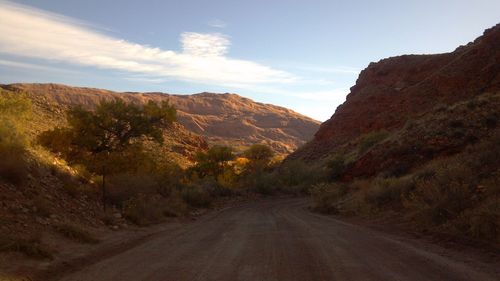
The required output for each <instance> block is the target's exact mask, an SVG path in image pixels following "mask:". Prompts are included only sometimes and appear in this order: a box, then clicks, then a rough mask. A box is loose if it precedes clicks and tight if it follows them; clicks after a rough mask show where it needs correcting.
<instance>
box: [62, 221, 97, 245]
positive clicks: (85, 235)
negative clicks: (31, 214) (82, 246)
mask: <svg viewBox="0 0 500 281" xmlns="http://www.w3.org/2000/svg"><path fill="white" fill-rule="evenodd" d="M54 229H55V230H56V231H57V232H58V233H60V234H61V235H62V236H64V237H66V238H68V239H71V240H73V241H76V242H80V243H87V244H96V243H98V242H99V240H98V239H97V238H95V237H94V236H93V235H92V234H90V233H89V232H88V231H86V230H84V229H81V228H79V227H77V226H75V225H70V224H58V225H55V226H54Z"/></svg>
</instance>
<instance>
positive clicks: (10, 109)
mask: <svg viewBox="0 0 500 281" xmlns="http://www.w3.org/2000/svg"><path fill="white" fill-rule="evenodd" d="M31 113H32V112H31V101H30V100H29V99H28V98H27V97H26V95H24V94H22V93H14V92H10V91H4V90H2V89H0V159H1V160H0V180H7V181H9V182H10V183H12V184H15V185H21V184H23V183H24V182H25V181H26V178H27V174H28V166H29V165H28V161H27V159H26V154H27V150H26V148H27V145H28V139H27V137H26V134H25V128H26V124H25V122H26V121H27V120H28V119H29V118H30V116H31Z"/></svg>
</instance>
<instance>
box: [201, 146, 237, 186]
mask: <svg viewBox="0 0 500 281" xmlns="http://www.w3.org/2000/svg"><path fill="white" fill-rule="evenodd" d="M234 159H235V155H234V153H233V149H232V148H231V147H228V146H220V145H215V146H213V147H211V148H210V149H209V150H208V151H207V152H198V153H197V154H196V156H195V160H196V162H197V163H196V166H195V167H194V168H193V169H194V170H195V171H196V173H197V174H198V176H200V177H206V176H213V177H214V178H216V179H217V177H219V176H220V175H221V174H223V173H224V171H225V170H226V169H227V168H228V167H229V162H230V161H232V160H234Z"/></svg>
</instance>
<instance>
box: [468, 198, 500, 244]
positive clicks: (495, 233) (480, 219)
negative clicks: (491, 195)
mask: <svg viewBox="0 0 500 281" xmlns="http://www.w3.org/2000/svg"><path fill="white" fill-rule="evenodd" d="M468 226H469V227H468V228H469V232H470V233H471V235H472V236H473V237H475V238H479V239H486V240H490V241H500V200H499V199H496V200H492V201H491V202H489V203H487V204H485V205H484V206H482V207H481V208H478V209H477V210H475V211H474V212H473V213H472V214H471V215H470V219H469V220H468Z"/></svg>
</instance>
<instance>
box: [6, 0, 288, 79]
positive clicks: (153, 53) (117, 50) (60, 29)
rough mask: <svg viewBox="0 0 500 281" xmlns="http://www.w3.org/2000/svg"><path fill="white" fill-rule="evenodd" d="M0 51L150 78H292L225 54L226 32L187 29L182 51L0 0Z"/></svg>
mask: <svg viewBox="0 0 500 281" xmlns="http://www.w3.org/2000/svg"><path fill="white" fill-rule="evenodd" d="M0 34H1V36H0V53H5V54H10V55H17V56H22V57H30V58H36V59H43V60H48V61H55V62H65V63H71V64H76V65H82V66H93V67H97V68H104V69H114V70H119V71H124V72H129V73H131V74H141V75H144V76H147V78H151V79H160V78H170V79H178V80H182V81H189V82H198V83H208V84H220V85H238V86H242V87H248V86H252V85H256V84H265V83H289V82H293V81H295V80H296V77H295V76H294V75H292V74H290V73H288V72H285V71H281V70H277V69H274V68H272V67H269V66H266V65H262V64H259V63H255V62H252V61H248V60H241V59H234V58H230V57H228V56H227V53H228V50H229V46H230V41H229V38H228V37H227V36H224V35H222V34H218V33H215V34H200V33H194V32H187V33H183V34H182V35H181V44H182V51H180V52H179V51H173V50H164V49H160V48H155V47H151V46H147V45H140V44H136V43H132V42H128V41H126V40H123V39H119V38H114V37H112V36H108V35H106V34H103V33H101V32H99V31H97V30H95V29H94V28H92V26H91V25H86V24H83V23H82V22H80V21H77V20H74V19H71V18H67V17H64V16H61V15H57V14H53V13H50V12H46V11H43V10H38V9H35V8H32V7H29V6H23V5H19V4H14V3H12V2H5V1H4V2H0Z"/></svg>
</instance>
